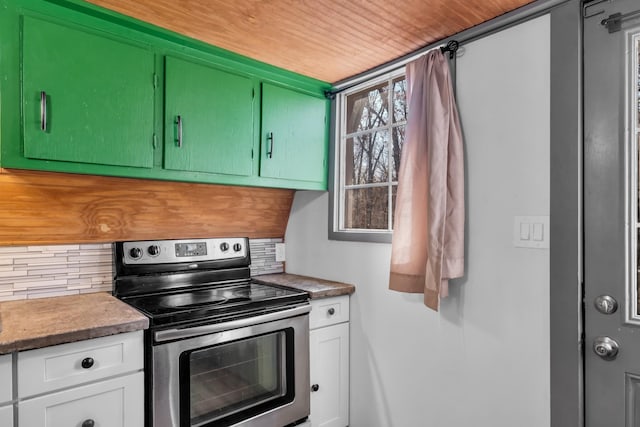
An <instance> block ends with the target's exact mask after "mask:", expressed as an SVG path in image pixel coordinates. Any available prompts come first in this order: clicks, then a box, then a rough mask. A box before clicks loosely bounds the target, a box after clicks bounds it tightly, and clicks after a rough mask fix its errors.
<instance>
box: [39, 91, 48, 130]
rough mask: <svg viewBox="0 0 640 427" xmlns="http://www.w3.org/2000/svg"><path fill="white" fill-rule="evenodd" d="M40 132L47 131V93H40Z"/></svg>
mask: <svg viewBox="0 0 640 427" xmlns="http://www.w3.org/2000/svg"><path fill="white" fill-rule="evenodd" d="M40 130H41V131H42V132H46V131H47V92H45V91H44V90H43V91H41V92H40Z"/></svg>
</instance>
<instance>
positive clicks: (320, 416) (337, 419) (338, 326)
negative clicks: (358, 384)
mask: <svg viewBox="0 0 640 427" xmlns="http://www.w3.org/2000/svg"><path fill="white" fill-rule="evenodd" d="M311 305H312V310H311V315H310V329H311V331H310V334H309V338H310V341H309V351H310V380H311V414H310V415H309V421H311V426H312V427H347V426H348V425H349V296H348V295H346V296H341V297H335V298H325V299H320V300H315V301H312V302H311ZM314 311H315V312H314Z"/></svg>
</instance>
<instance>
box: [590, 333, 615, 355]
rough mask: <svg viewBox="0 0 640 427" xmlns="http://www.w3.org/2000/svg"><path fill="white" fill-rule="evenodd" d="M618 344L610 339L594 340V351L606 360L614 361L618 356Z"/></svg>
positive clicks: (598, 338)
mask: <svg viewBox="0 0 640 427" xmlns="http://www.w3.org/2000/svg"><path fill="white" fill-rule="evenodd" d="M619 349H620V346H619V345H618V342H617V341H616V340H614V339H613V338H609V337H597V338H596V339H595V340H593V351H594V353H595V354H597V355H598V356H600V357H601V358H602V359H604V360H613V359H615V358H616V356H617V355H618V351H619Z"/></svg>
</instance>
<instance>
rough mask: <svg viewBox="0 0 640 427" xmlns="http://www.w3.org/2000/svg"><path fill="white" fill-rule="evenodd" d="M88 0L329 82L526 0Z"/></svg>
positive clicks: (411, 49)
mask: <svg viewBox="0 0 640 427" xmlns="http://www.w3.org/2000/svg"><path fill="white" fill-rule="evenodd" d="M89 1H90V2H91V3H95V4H97V5H100V6H103V7H105V8H108V9H112V10H115V11H118V12H121V13H123V14H125V15H128V16H132V17H134V18H137V19H140V20H142V21H146V22H149V23H152V24H155V25H157V26H160V27H163V28H167V29H169V30H172V31H175V32H177V33H180V34H184V35H186V36H189V37H192V38H195V39H199V40H202V41H204V42H207V43H210V44H213V45H215V46H219V47H221V48H224V49H227V50H230V51H233V52H236V53H239V54H241V55H244V56H248V57H250V58H253V59H257V60H259V61H262V62H266V63H268V64H272V65H275V66H278V67H281V68H285V69H287V70H291V71H295V72H297V73H300V74H304V75H307V76H310V77H314V78H317V79H320V80H324V81H327V82H332V83H333V82H336V81H339V80H342V79H345V78H347V77H350V76H353V75H356V74H358V73H361V72H363V71H366V70H368V69H371V68H373V67H375V66H378V65H380V64H383V63H385V62H388V61H391V60H393V59H395V58H398V57H400V56H402V55H405V54H407V53H410V52H412V51H414V50H416V49H419V48H421V47H423V46H426V45H428V44H431V43H433V42H436V41H438V40H441V39H443V38H445V37H448V36H450V35H453V34H456V33H458V32H460V31H462V30H465V29H467V28H470V27H473V26H475V25H478V24H480V23H482V22H485V21H487V20H490V19H492V18H494V17H497V16H499V15H502V14H504V13H506V12H509V11H511V10H514V9H516V8H518V7H520V6H523V5H525V4H527V3H530V2H531V1H532V0H481V1H478V0H401V1H391V0H138V1H130V0H89Z"/></svg>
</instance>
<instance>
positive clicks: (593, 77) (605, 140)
mask: <svg viewBox="0 0 640 427" xmlns="http://www.w3.org/2000/svg"><path fill="white" fill-rule="evenodd" d="M585 6H586V7H585V14H584V16H585V18H584V108H585V110H584V119H585V125H584V224H585V235H584V256H585V259H584V280H585V284H584V287H585V299H584V316H585V317H584V319H585V329H584V330H585V341H584V346H585V348H584V354H585V420H586V426H587V427H617V426H628V427H631V426H634V427H640V316H639V315H638V291H637V286H638V285H637V284H638V261H637V260H638V250H637V246H638V172H637V169H638V135H639V132H638V128H639V126H638V121H639V114H638V106H639V104H638V96H639V95H640V92H639V86H638V50H639V47H638V46H639V45H640V12H639V10H640V0H613V1H612V0H605V1H603V0H594V1H591V2H589V3H587V4H586V5H585ZM615 14H620V15H615ZM616 16H617V17H618V18H621V19H616ZM603 21H604V22H603ZM607 22H608V23H609V24H608V25H604V24H605V23H607ZM616 304H617V308H616ZM616 348H619V351H618V353H617V354H614V353H615V350H616Z"/></svg>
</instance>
